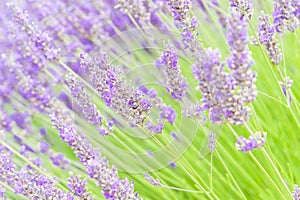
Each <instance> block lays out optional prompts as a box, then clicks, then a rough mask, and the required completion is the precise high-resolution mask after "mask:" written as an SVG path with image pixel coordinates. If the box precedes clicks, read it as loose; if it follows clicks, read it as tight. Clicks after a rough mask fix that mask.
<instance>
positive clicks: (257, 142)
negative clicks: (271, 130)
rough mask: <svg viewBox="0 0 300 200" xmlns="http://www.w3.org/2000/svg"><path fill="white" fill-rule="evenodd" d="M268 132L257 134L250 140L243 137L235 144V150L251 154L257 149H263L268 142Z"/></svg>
mask: <svg viewBox="0 0 300 200" xmlns="http://www.w3.org/2000/svg"><path fill="white" fill-rule="evenodd" d="M266 136H267V133H266V132H256V133H255V134H254V135H253V136H250V137H249V138H248V139H247V138H244V137H243V136H241V137H240V138H239V140H238V141H237V142H236V144H235V148H236V149H237V150H238V151H242V152H245V153H246V152H249V151H252V150H254V149H257V148H261V147H262V146H263V145H264V144H265V142H266Z"/></svg>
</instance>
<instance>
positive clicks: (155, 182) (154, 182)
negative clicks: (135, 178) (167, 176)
mask: <svg viewBox="0 0 300 200" xmlns="http://www.w3.org/2000/svg"><path fill="white" fill-rule="evenodd" d="M144 177H145V179H146V180H147V181H148V182H149V183H150V184H151V185H154V186H161V183H160V181H159V180H158V179H155V178H153V177H152V176H151V175H150V174H149V173H145V174H144Z"/></svg>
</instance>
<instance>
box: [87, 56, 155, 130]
mask: <svg viewBox="0 0 300 200" xmlns="http://www.w3.org/2000/svg"><path fill="white" fill-rule="evenodd" d="M81 58H82V60H81V66H82V68H83V69H84V70H85V73H86V74H87V75H88V76H89V80H90V83H91V84H92V86H93V87H94V88H95V90H96V91H97V92H98V94H99V95H100V97H101V98H102V99H103V100H104V102H105V103H106V105H107V106H108V107H110V108H112V109H113V110H114V111H115V112H116V113H118V114H120V115H121V116H122V117H123V118H125V119H126V120H127V121H128V123H129V124H130V125H131V126H136V125H141V124H143V123H144V120H145V119H146V117H147V116H148V113H149V111H150V108H151V106H152V105H151V104H150V102H149V100H148V99H147V98H146V97H145V96H144V95H143V92H142V91H140V90H138V89H137V90H136V89H134V88H132V87H131V86H130V85H129V84H128V83H127V82H126V81H125V80H124V79H123V78H122V77H121V74H122V72H121V71H120V69H119V68H117V67H113V66H111V64H110V63H109V60H108V56H107V54H105V53H101V56H100V57H99V58H97V59H96V62H97V63H94V62H93V61H92V60H91V58H89V57H88V56H87V55H82V57H81Z"/></svg>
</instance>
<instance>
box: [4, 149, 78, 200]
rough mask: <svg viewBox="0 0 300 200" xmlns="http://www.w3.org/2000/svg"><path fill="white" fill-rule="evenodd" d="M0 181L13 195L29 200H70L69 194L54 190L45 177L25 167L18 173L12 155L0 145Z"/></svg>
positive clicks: (53, 186) (50, 182) (53, 185)
mask: <svg viewBox="0 0 300 200" xmlns="http://www.w3.org/2000/svg"><path fill="white" fill-rule="evenodd" d="M0 180H1V181H2V182H4V183H6V184H8V185H9V186H11V187H12V188H13V189H14V192H15V194H21V195H23V196H25V197H28V198H29V199H42V200H46V199H49V198H50V199H66V200H69V199H72V197H73V196H72V195H71V194H70V193H65V192H63V191H62V190H59V189H58V188H56V186H55V184H54V183H53V182H52V181H51V180H49V179H48V178H47V177H46V176H44V175H41V174H39V173H38V172H37V171H35V170H34V169H32V168H31V167H29V166H27V165H25V166H23V167H22V168H21V169H20V171H18V170H17V168H16V165H15V164H14V163H13V162H12V153H11V152H9V151H8V150H7V149H6V148H5V147H3V146H1V145H0Z"/></svg>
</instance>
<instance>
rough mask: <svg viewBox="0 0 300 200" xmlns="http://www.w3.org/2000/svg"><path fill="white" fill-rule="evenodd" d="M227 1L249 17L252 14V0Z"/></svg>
mask: <svg viewBox="0 0 300 200" xmlns="http://www.w3.org/2000/svg"><path fill="white" fill-rule="evenodd" d="M229 2H230V6H231V7H233V8H238V10H240V11H241V13H243V14H244V13H245V14H246V16H247V17H248V18H249V19H251V17H252V15H253V8H252V4H253V3H252V0H229Z"/></svg>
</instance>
